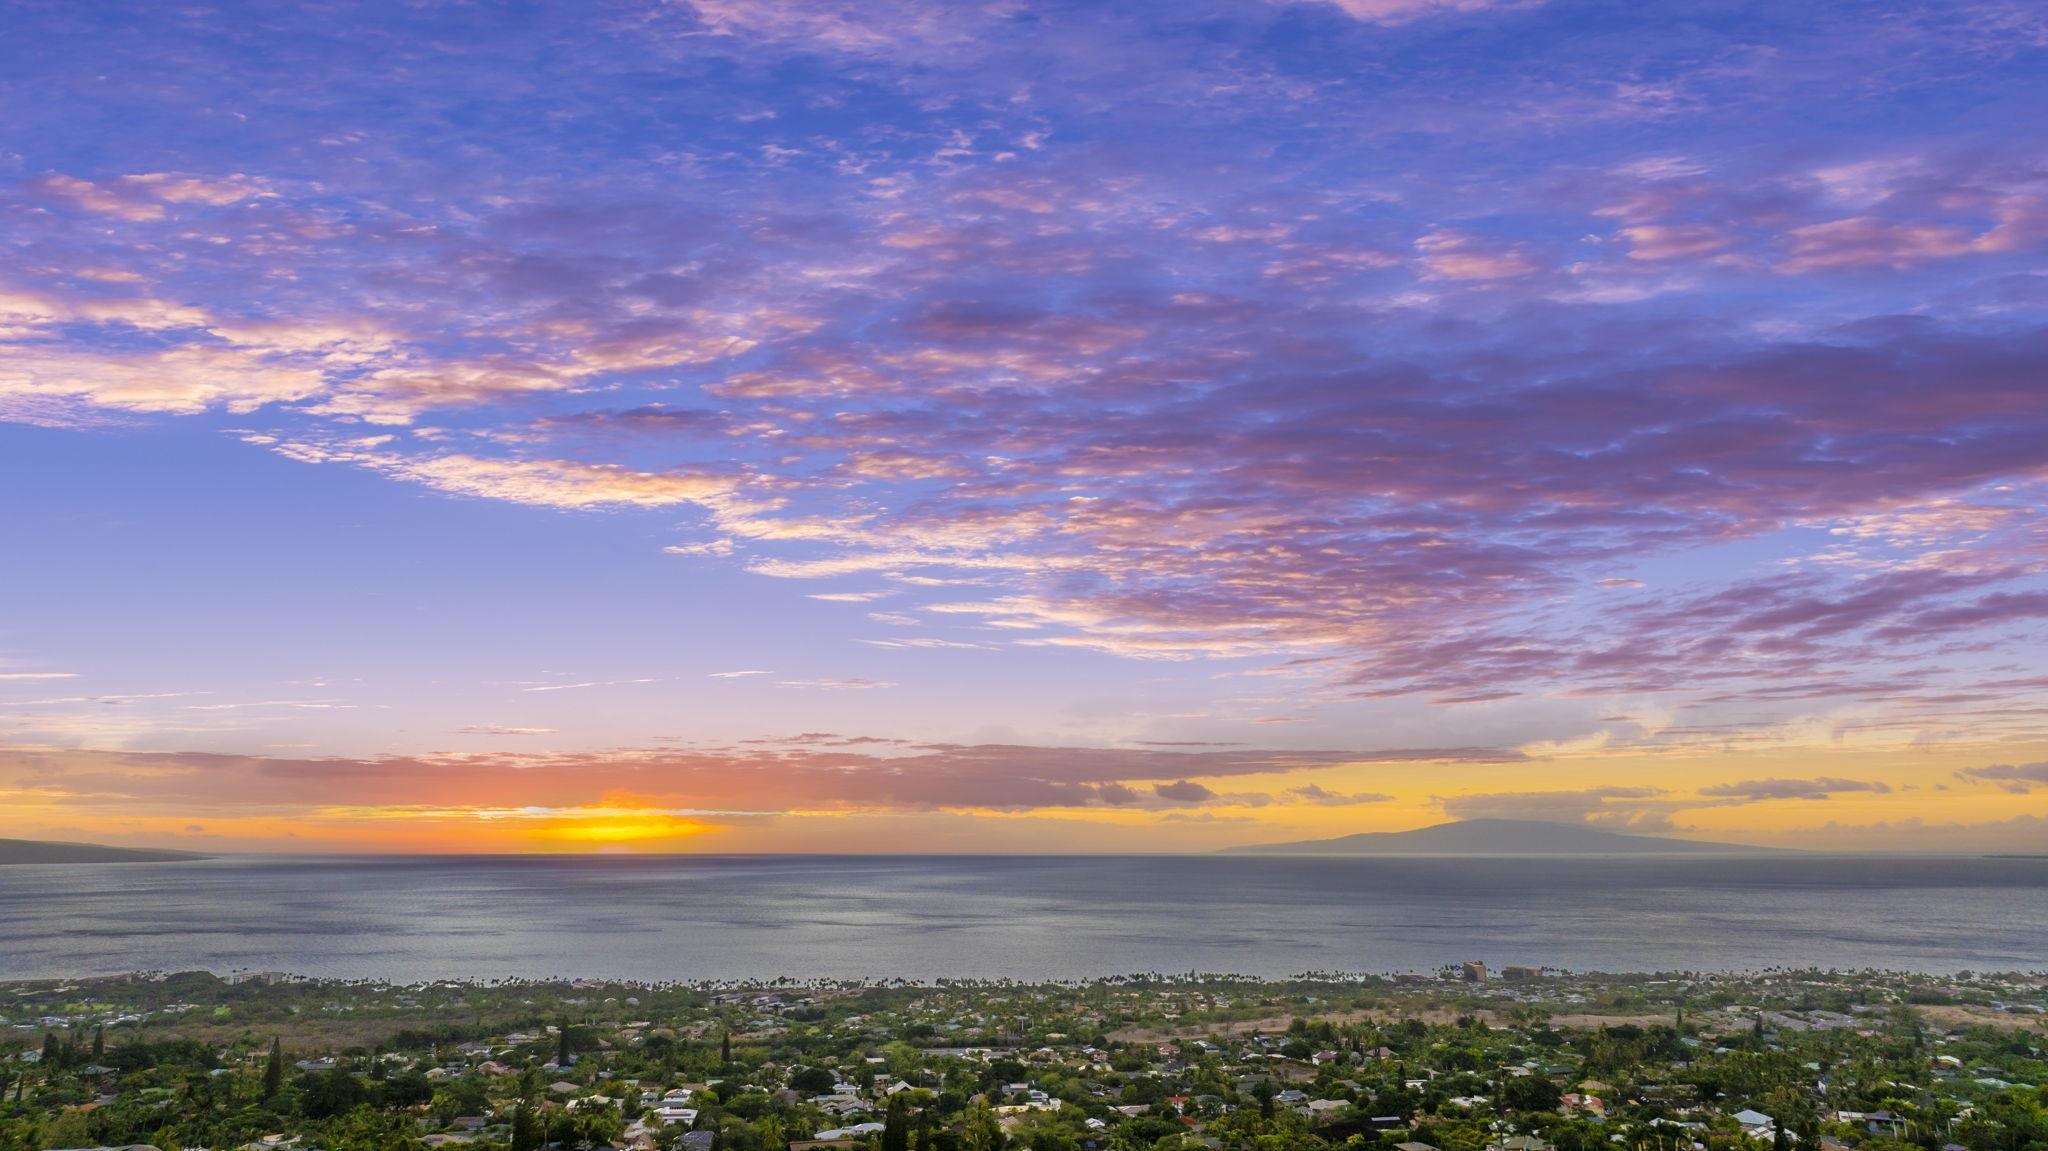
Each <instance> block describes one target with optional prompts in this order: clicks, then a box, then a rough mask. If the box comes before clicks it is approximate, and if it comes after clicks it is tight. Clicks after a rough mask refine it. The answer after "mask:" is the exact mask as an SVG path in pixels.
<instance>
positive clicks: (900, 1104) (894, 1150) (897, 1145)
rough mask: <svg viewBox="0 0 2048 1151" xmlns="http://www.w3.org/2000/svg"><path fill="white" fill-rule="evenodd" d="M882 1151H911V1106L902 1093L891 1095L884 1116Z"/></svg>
mask: <svg viewBox="0 0 2048 1151" xmlns="http://www.w3.org/2000/svg"><path fill="white" fill-rule="evenodd" d="M882 1151H910V1107H909V1105H908V1103H907V1101H905V1099H904V1098H903V1096H901V1095H891V1096H889V1111H888V1113H887V1114H886V1115H884V1116H883V1117H882Z"/></svg>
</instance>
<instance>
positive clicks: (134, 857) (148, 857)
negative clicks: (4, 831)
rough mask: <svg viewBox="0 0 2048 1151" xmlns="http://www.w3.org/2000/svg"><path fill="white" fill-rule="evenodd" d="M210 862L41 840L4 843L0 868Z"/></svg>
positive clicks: (191, 855) (187, 855) (183, 854)
mask: <svg viewBox="0 0 2048 1151" xmlns="http://www.w3.org/2000/svg"><path fill="white" fill-rule="evenodd" d="M209 858H211V857H210V856H205V855H200V854H197V853H196V852H190V851H157V850H153V849H149V848H139V847H105V846H102V845H100V844H97V843H50V842H46V841H44V840H40V839H0V866H4V865H7V864H14V863H182V862H185V861H187V860H193V859H209Z"/></svg>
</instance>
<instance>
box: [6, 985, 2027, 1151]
mask: <svg viewBox="0 0 2048 1151" xmlns="http://www.w3.org/2000/svg"><path fill="white" fill-rule="evenodd" d="M1514 973H1515V974H1516V975H1518V976H1520V978H1515V979H1509V980H1503V981H1480V982H1465V981H1463V980H1461V979H1458V978H1456V977H1455V976H1456V975H1457V974H1458V972H1457V971H1456V970H1453V969H1447V970H1446V972H1445V973H1443V975H1442V976H1441V977H1437V978H1424V977H1406V978H1398V979H1396V978H1372V979H1355V978H1336V977H1328V978H1306V977H1305V978H1302V979H1298V980H1292V981H1284V982H1255V981H1249V980H1242V979H1232V978H1224V977H1197V976H1188V977H1176V978H1166V977H1143V978H1126V979H1115V980H1103V981H1098V982H1092V983H1085V984H1051V985H1021V984H988V983H941V984H939V985H936V986H918V985H905V984H898V983H887V984H879V985H876V984H863V985H846V984H837V983H815V984H802V983H794V982H789V981H781V982H777V983H774V984H762V985H745V986H727V985H717V986H711V985H680V984H678V985H660V986H644V985H632V984H612V983H530V982H499V983H490V984H467V983H434V984H427V985H416V986H394V985H386V984H373V983H339V982H320V981H304V980H295V979H290V978H285V977H275V976H273V977H267V978H259V979H253V980H245V981H242V982H238V983H229V982H226V981H223V980H221V979H218V978H216V977H214V976H212V975H209V974H205V973H184V974H177V975H156V976H147V977H144V976H135V977H126V978H120V979H102V980H91V981H82V982H74V983H69V984H62V985H59V984H51V983H16V984H7V985H0V1151H42V1149H46V1148H75V1147H95V1146H136V1145H148V1146H152V1147H158V1148H173V1149H175V1148H209V1149H216V1151H218V1149H226V1148H245V1147H248V1148H261V1149H265V1151H358V1149H361V1151H372V1149H374V1151H394V1149H397V1151H403V1149H411V1148H425V1147H440V1146H457V1147H464V1146H466V1147H473V1148H476V1149H477V1151H500V1149H504V1148H511V1149H514V1151H538V1149H540V1148H544V1147H560V1148H596V1147H631V1148H635V1149H638V1151H655V1149H678V1148H679V1149H682V1151H786V1149H787V1148H789V1147H790V1146H791V1145H792V1144H794V1145H797V1146H798V1148H799V1151H802V1145H803V1144H806V1143H812V1142H817V1141H820V1140H822V1141H824V1142H825V1144H826V1146H828V1147H832V1148H846V1149H849V1151H1337V1149H1342V1151H1394V1149H1395V1148H1396V1147H1397V1146H1402V1145H1410V1146H1405V1147H1403V1151H1418V1149H1417V1148H1415V1147H1413V1146H1412V1145H1413V1144H1425V1145H1427V1146H1428V1147H1430V1148H1434V1149H1437V1151H1489V1149H1491V1151H1553V1149H1554V1151H1597V1149H1602V1148H1627V1149H1628V1151H1651V1149H1655V1151H1763V1149H1764V1148H1766V1147H1769V1148H1772V1149H1773V1151H1797V1149H1802V1148H1811V1149H1813V1151H1849V1149H1854V1151H1913V1149H1918V1151H1943V1149H1944V1148H1956V1147H1960V1148H1964V1149H1966V1151H2048V1112H2044V1110H2043V1102H2042V1096H2041V1093H2040V1085H2041V1084H2042V1083H2043V1082H2044V1080H2048V1051H2044V1047H2048V1038H2044V1016H2042V1015H2041V1014H2040V1006H2039V1005H2040V1004H2041V1002H2042V1000H2043V999H2044V997H2048V979H2044V978H2043V977H2042V976H2039V975H2034V976H1980V975H1972V974H1965V975H1962V976H1958V977H1956V978H1952V979H1936V978H1929V977H1924V976H1908V975H1899V974H1887V973H1879V972H1858V973H1836V972H1772V973H1767V974H1762V975H1754V976H1746V977H1738V976H1700V975H1684V974H1669V975H1658V976H1649V975H1645V976H1575V975H1568V974H1559V973H1536V972H1531V971H1527V970H1523V969H1514Z"/></svg>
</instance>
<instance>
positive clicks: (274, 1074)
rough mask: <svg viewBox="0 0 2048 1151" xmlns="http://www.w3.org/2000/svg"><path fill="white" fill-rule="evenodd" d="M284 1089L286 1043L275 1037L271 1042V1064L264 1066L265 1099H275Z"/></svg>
mask: <svg viewBox="0 0 2048 1151" xmlns="http://www.w3.org/2000/svg"><path fill="white" fill-rule="evenodd" d="M283 1087H284V1041H283V1040H282V1039H279V1038H277V1037H275V1036H273V1037H272V1038H271V1040H270V1062H268V1063H266V1064H264V1065H263V1097H264V1098H265V1099H274V1098H276V1097H277V1093H278V1091H279V1090H280V1089H282V1088H283Z"/></svg>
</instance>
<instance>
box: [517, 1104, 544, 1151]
mask: <svg viewBox="0 0 2048 1151" xmlns="http://www.w3.org/2000/svg"><path fill="white" fill-rule="evenodd" d="M540 1144H541V1126H540V1120H539V1119H538V1118H536V1117H535V1116H534V1114H533V1109H532V1108H530V1107H528V1106H527V1105H526V1104H524V1103H521V1104H520V1105H519V1107H518V1109H516V1110H514V1111H513V1112H512V1151H540Z"/></svg>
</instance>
